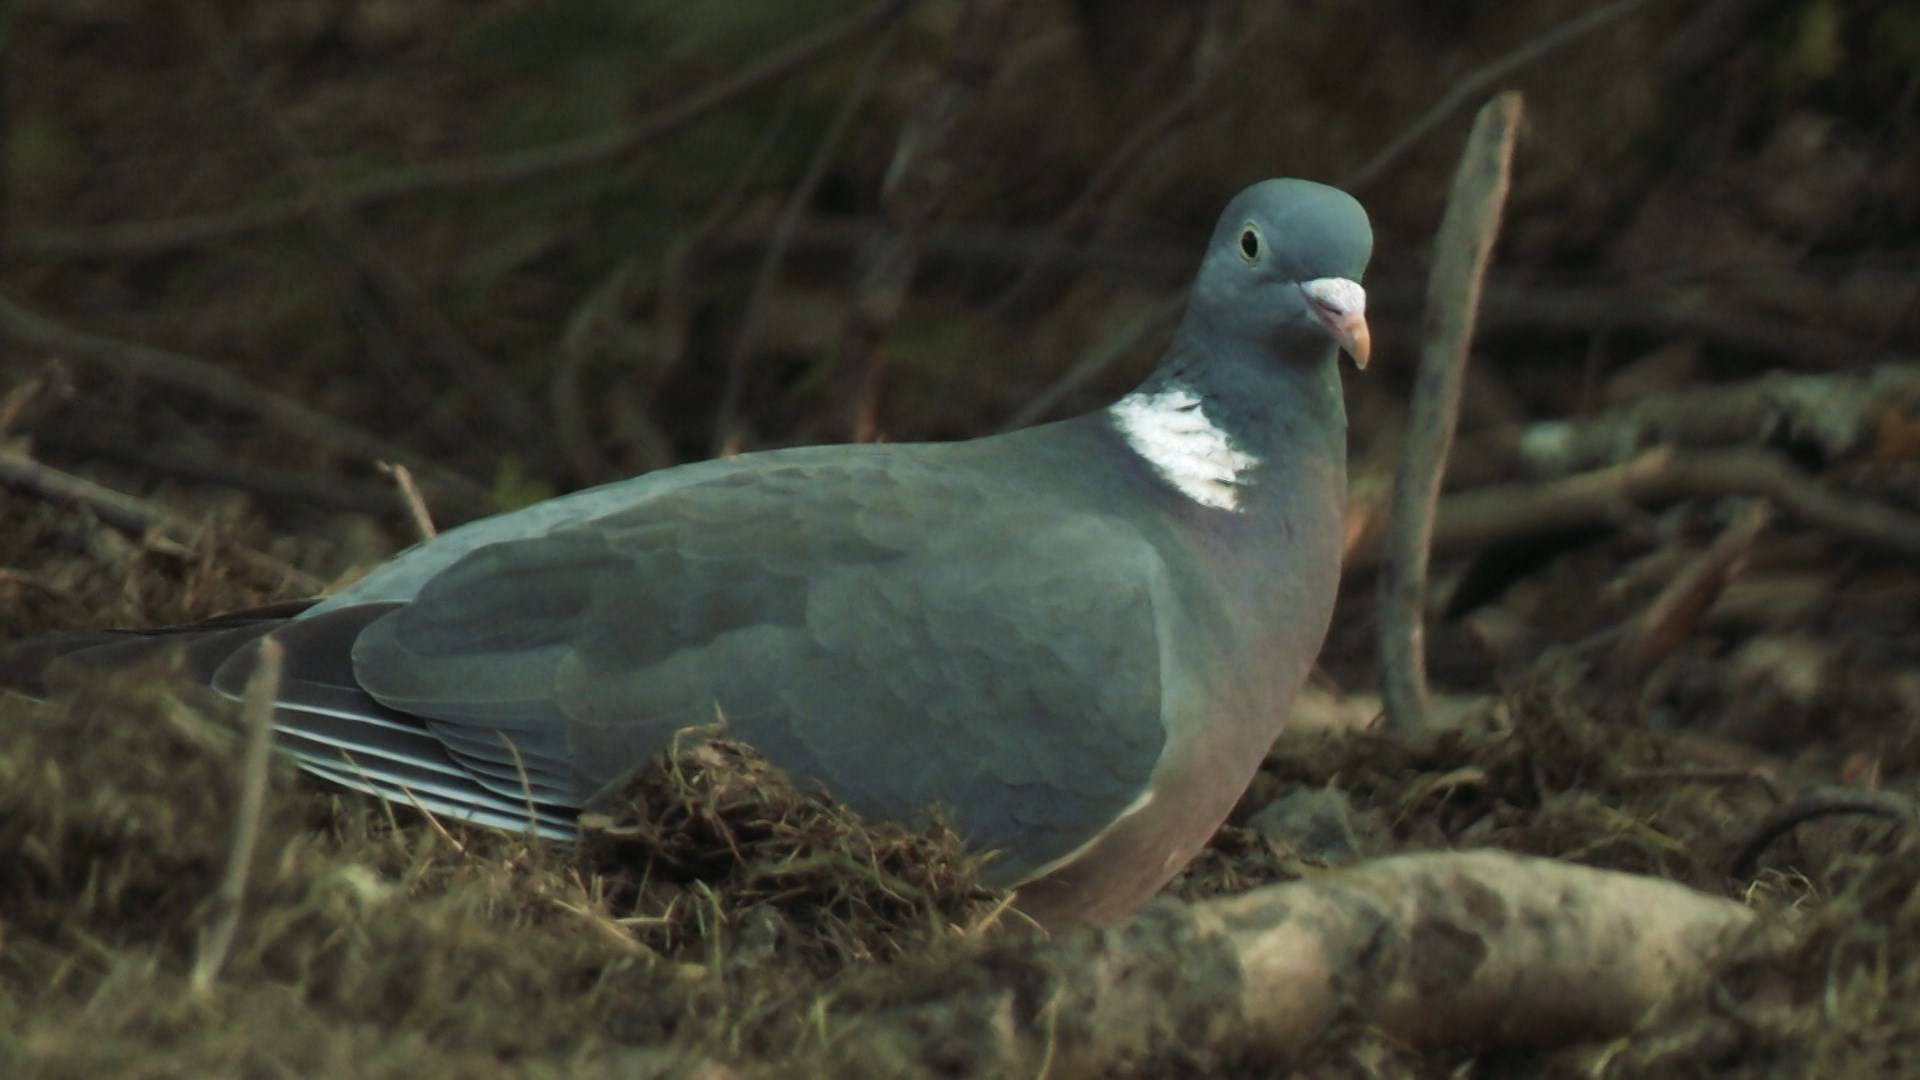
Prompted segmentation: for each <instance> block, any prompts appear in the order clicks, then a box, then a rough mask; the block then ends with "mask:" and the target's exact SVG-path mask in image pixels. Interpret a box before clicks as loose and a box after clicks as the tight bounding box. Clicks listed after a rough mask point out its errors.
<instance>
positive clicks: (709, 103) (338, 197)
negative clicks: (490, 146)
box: [13, 0, 914, 259]
mask: <svg viewBox="0 0 1920 1080" xmlns="http://www.w3.org/2000/svg"><path fill="white" fill-rule="evenodd" d="M913 2H914V0H879V2H877V3H875V4H874V5H873V6H871V7H869V8H867V9H866V10H864V11H862V12H859V13H858V14H854V15H849V16H848V17H846V18H845V19H842V20H840V21H839V22H835V23H830V24H828V25H826V26H823V27H821V28H820V29H818V30H815V31H814V32H812V33H810V34H807V35H805V36H803V37H800V38H798V39H796V40H795V41H793V42H792V43H791V44H789V45H787V46H786V47H785V48H782V49H780V50H778V51H776V52H773V53H770V54H768V55H767V56H764V57H762V58H761V59H760V60H758V61H756V62H755V63H752V64H749V65H748V66H746V67H744V68H741V69H740V70H739V71H737V72H735V73H734V74H732V75H730V76H728V77H727V78H724V79H720V80H718V81H716V82H713V83H710V84H708V85H706V86H703V87H701V88H699V89H698V90H695V91H693V92H692V93H690V94H687V95H686V96H685V97H682V98H679V99H677V100H674V101H672V102H669V103H668V104H666V105H664V106H662V107H660V108H658V109H655V110H654V111H653V112H651V113H648V114H647V115H645V116H643V117H640V118H639V119H637V120H634V121H633V122H631V123H627V124H621V125H618V126H616V127H612V128H608V129H606V130H604V131H596V132H592V133H589V134H586V135H581V136H579V137H577V138H572V139H563V140H561V141H559V142H555V143H549V144H547V145H545V146H537V147H533V148H532V149H528V150H520V151H515V152H512V153H507V154H499V155H495V156H489V157H474V158H462V159H457V160H453V161H442V162H436V163H434V164H430V165H422V166H415V167H412V168H405V169H395V170H393V171H391V172H387V173H383V174H380V175H377V176H374V177H371V178H369V179H366V180H361V181H359V182H356V183H349V184H343V185H341V186H340V187H339V188H337V189H335V190H334V192H333V198H334V200H335V202H336V204H337V205H340V206H343V207H364V206H370V205H373V204H375V203H381V202H391V201H393V200H396V199H403V198H410V197H413V196H418V195H429V194H433V193H436V192H440V191H446V190H450V189H462V188H472V187H482V186H490V185H501V184H514V183H519V182H521V181H524V180H531V179H536V178H538V177H541V176H545V175H547V174H549V173H553V172H560V171H564V170H567V169H575V168H582V167H585V166H590V165H598V164H599V163H601V162H603V161H606V160H608V159H610V158H616V157H619V156H621V155H623V154H627V153H630V152H632V151H633V150H636V149H638V148H639V147H641V146H644V145H646V144H647V143H650V142H653V141H656V140H658V139H660V138H662V137H664V136H667V135H670V134H672V133H674V132H676V131H679V130H681V129H682V128H685V127H687V126H688V125H689V124H692V123H693V122H694V121H695V120H698V119H700V118H701V117H703V116H705V115H706V114H708V113H710V112H712V111H713V110H715V109H717V108H720V107H721V106H724V105H727V104H729V103H731V102H733V101H734V100H736V99H738V98H740V97H742V96H744V95H746V94H749V93H752V92H753V91H755V90H758V89H759V88H761V87H762V86H765V85H766V84H768V83H770V82H774V81H775V80H778V79H780V78H783V77H785V76H786V75H788V74H790V73H792V72H793V71H795V70H797V69H799V68H802V67H805V66H806V65H807V64H809V63H812V62H813V61H814V60H816V59H818V58H820V57H821V56H823V55H825V54H826V53H828V52H830V51H832V50H833V49H835V48H837V47H839V46H841V45H844V44H846V43H847V42H849V41H853V40H855V39H857V38H860V37H864V36H865V35H867V34H869V33H871V32H873V31H875V30H878V29H880V28H881V27H883V26H887V25H890V24H892V23H893V22H895V21H896V20H897V19H898V18H899V17H900V15H901V14H902V13H903V12H904V11H905V10H906V9H907V8H908V7H909V6H911V4H912V3H913ZM312 211H313V206H312V204H311V203H310V202H309V201H308V200H307V199H305V198H293V199H281V200H275V201H270V202H265V203H261V204H258V205H255V206H247V207H241V208H240V209H238V210H230V211H224V212H220V213H211V214H198V215H191V216H186V217H178V218H170V219H167V220H163V221H146V222H134V223H130V224H125V225H109V226H102V227H97V228H72V229H33V230H21V231H20V233H19V235H18V236H17V237H15V240H14V246H13V250H14V252H15V253H16V254H20V255H28V256H32V257H35V258H53V259H80V258H98V257H101V256H105V255H140V254H147V253H151V252H154V251H165V250H170V249H174V248H182V247H197V246H200V245H203V244H209V243H217V242H221V241H225V240H227V239H228V238H230V237H232V236H234V235H236V234H239V233H247V232H257V231H259V230H262V229H269V228H277V227H280V226H284V225H287V224H290V223H292V222H295V221H298V220H300V219H301V218H304V217H305V216H307V215H308V214H309V213H311V212H312Z"/></svg>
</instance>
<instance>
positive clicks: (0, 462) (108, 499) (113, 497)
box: [0, 450, 325, 594]
mask: <svg viewBox="0 0 1920 1080" xmlns="http://www.w3.org/2000/svg"><path fill="white" fill-rule="evenodd" d="M0 484H4V485H6V486H9V487H15V488H19V489H21V490H24V491H30V492H33V493H34V494H36V495H38V496H40V497H41V498H44V499H47V500H49V501H52V502H58V503H70V504H72V505H75V506H82V507H85V508H86V509H87V510H89V511H91V512H92V513H94V514H96V515H98V516H99V518H100V520H102V521H105V522H106V523H107V524H109V525H112V526H114V527H115V528H119V529H124V530H126V531H127V532H130V533H133V534H135V535H137V536H142V537H146V536H157V537H160V538H161V539H162V540H163V541H165V542H166V543H168V544H172V545H176V547H177V548H180V549H190V548H192V547H193V546H194V545H195V544H196V543H197V542H198V540H199V533H200V530H199V529H198V528H197V527H195V526H194V524H193V523H192V522H190V521H188V520H187V519H186V518H183V517H181V516H180V515H178V514H176V513H174V512H173V511H171V510H168V509H166V508H164V507H161V506H156V505H154V504H153V503H150V502H148V501H146V500H145V499H139V498H135V497H134V496H132V495H127V494H125V493H123V492H118V491H115V490H113V489H112V488H109V487H105V486H102V485H100V484H96V483H94V482H93V481H91V480H88V479H86V478H85V477H80V476H74V475H73V474H72V473H66V472H61V471H60V470H59V469H55V468H53V467H52V466H49V465H43V464H41V463H40V462H38V461H35V460H33V459H32V458H30V457H28V456H26V455H25V454H21V453H17V452H14V451H10V450H0ZM226 550H227V552H228V553H230V554H231V555H232V556H233V557H234V558H235V559H237V560H238V561H239V562H240V563H241V565H243V566H246V567H247V568H248V569H250V570H252V571H253V572H254V573H257V574H260V575H262V576H263V577H265V578H267V579H268V580H271V581H274V582H276V583H282V584H286V585H290V586H292V587H293V588H295V589H297V590H299V591H301V592H304V593H309V594H313V593H318V592H320V591H321V590H322V589H324V588H325V583H324V582H322V581H321V580H320V579H319V578H316V577H313V576H312V575H310V574H308V573H306V572H305V571H302V570H298V569H296V568H294V567H292V566H289V565H287V564H286V563H284V562H281V561H280V560H279V559H276V558H274V557H273V556H271V555H268V554H266V553H265V552H261V551H255V550H253V549H252V548H248V547H242V546H240V545H238V544H230V545H227V547H226Z"/></svg>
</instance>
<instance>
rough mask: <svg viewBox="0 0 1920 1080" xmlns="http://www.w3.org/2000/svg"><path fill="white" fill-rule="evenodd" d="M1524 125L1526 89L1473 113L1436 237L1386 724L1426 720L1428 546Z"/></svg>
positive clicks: (1399, 550) (1402, 516) (1389, 582)
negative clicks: (1523, 94)
mask: <svg viewBox="0 0 1920 1080" xmlns="http://www.w3.org/2000/svg"><path fill="white" fill-rule="evenodd" d="M1519 126H1520V95H1519V93H1517V92H1514V91H1509V92H1507V93H1504V94H1501V95H1500V96H1499V97H1496V98H1494V99H1493V100H1492V101H1490V102H1488V103H1487V104H1486V105H1485V106H1483V107H1482V108H1481V110H1480V115H1479V116H1478V117H1476V118H1475V119H1474V122H1473V133H1472V134H1471V135H1469V136H1468V137H1467V150H1466V153H1465V155H1464V156H1463V157H1462V158H1461V159H1460V167H1459V169H1458V171H1456V172H1455V173H1454V177H1453V189H1452V191H1451V193H1450V194H1449V195H1448V196H1447V211H1446V214H1445V216H1444V217H1442V218H1441V221H1440V232H1439V235H1438V236H1437V237H1436V238H1435V240H1434V257H1433V271H1432V275H1431V276H1430V277H1429V278H1428V281H1427V308H1426V318H1425V333H1424V337H1425V340H1424V341H1423V343H1422V345H1421V349H1420V371H1419V375H1418V377H1417V378H1416V381H1415V383H1414V388H1413V402H1412V405H1411V407H1410V409H1409V416H1408V423H1407V440H1406V445H1405V447H1404V449H1403V451H1402V456H1401V458H1400V468H1399V471H1398V474H1397V475H1396V477H1395V479H1394V492H1393V509H1392V512H1391V515H1392V516H1391V519H1390V524H1389V526H1388V535H1387V547H1388V556H1387V566H1386V571H1385V572H1384V573H1383V574H1381V576H1380V661H1381V670H1382V680H1383V686H1382V697H1383V698H1384V700H1385V703H1386V708H1387V722H1388V723H1389V724H1390V725H1391V726H1392V727H1394V728H1395V729H1398V730H1400V731H1404V732H1415V731H1420V730H1422V729H1424V728H1425V727H1426V726H1427V713H1428V710H1427V672H1426V654H1425V636H1426V635H1425V612H1426V591H1427V562H1428V545H1429V543H1430V542H1431V540H1432V538H1433V518H1434V509H1435V507H1436V506H1437V505H1438V504H1439V501H1440V477H1441V474H1442V473H1443V472H1444V471H1445V469H1446V463H1447V452H1448V450H1449V449H1450V448H1451V447H1452V445H1453V431H1454V426H1455V424H1456V422H1457V421H1458V418H1459V415H1460V387H1461V384H1462V383H1463V382H1464V381H1465V377H1466V370H1467V350H1468V347H1469V346H1470V345H1471V343H1472V341H1473V320H1474V315H1475V313H1476V312H1477V311H1478V310H1479V306H1480V287H1481V283H1482V281H1483V280H1484V279H1485V277H1486V273H1487V260H1488V258H1489V256H1490V255H1491V254H1492V252H1493V240H1494V236H1495V235H1496V234H1497V233H1498V232H1499V231H1500V211H1501V208H1502V207H1504V206H1505V205H1506V201H1507V186H1508V181H1509V176H1510V173H1511V168H1512V164H1513V141H1514V137H1515V135H1516V134H1517V132H1518V129H1519Z"/></svg>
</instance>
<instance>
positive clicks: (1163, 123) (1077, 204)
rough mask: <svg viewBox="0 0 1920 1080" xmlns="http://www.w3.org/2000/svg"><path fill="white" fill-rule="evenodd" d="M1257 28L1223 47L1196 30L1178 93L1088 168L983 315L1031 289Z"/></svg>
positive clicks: (1256, 36)
mask: <svg viewBox="0 0 1920 1080" xmlns="http://www.w3.org/2000/svg"><path fill="white" fill-rule="evenodd" d="M1206 14H1207V15H1208V16H1217V9H1214V10H1209V11H1208V12H1207V13H1206ZM1261 29H1263V27H1262V26H1248V27H1244V28H1242V29H1241V31H1240V32H1239V34H1238V35H1237V37H1236V38H1235V43H1234V44H1233V45H1232V46H1231V47H1230V48H1228V49H1224V50H1222V49H1217V48H1210V47H1209V46H1210V45H1211V44H1213V43H1212V42H1210V41H1209V40H1208V36H1207V34H1206V32H1205V31H1204V30H1203V32H1202V33H1201V35H1200V37H1199V40H1198V43H1197V45H1196V48H1195V50H1194V67H1193V72H1192V74H1191V76H1190V77H1189V79H1188V81H1187V85H1186V87H1185V88H1184V89H1183V90H1182V91H1181V93H1180V96H1178V97H1176V98H1174V99H1173V100H1172V101H1170V102H1168V103H1167V104H1165V105H1163V106H1161V107H1160V109H1159V110H1158V111H1156V112H1154V113H1153V114H1152V115H1150V116H1148V117H1147V118H1146V119H1145V120H1144V121H1142V122H1141V123H1140V125H1139V126H1138V127H1136V128H1134V130H1133V131H1132V132H1131V133H1129V134H1128V136H1127V137H1126V139H1125V140H1123V141H1122V142H1121V143H1120V145H1119V146H1117V147H1115V148H1114V150H1113V152H1112V153H1111V154H1109V155H1107V158H1106V160H1105V161H1102V162H1101V163H1100V167H1099V168H1097V169H1095V170H1094V173H1093V176H1092V177H1090V178H1089V179H1088V180H1087V183H1086V185H1085V186H1084V187H1082V188H1081V189H1080V192H1079V194H1077V195H1075V196H1074V199H1073V201H1072V202H1071V203H1068V204H1067V208H1066V209H1065V210H1063V211H1061V213H1060V214H1059V216H1057V217H1055V218H1054V220H1053V223H1052V224H1051V225H1049V226H1048V227H1047V231H1046V233H1045V234H1044V235H1043V236H1042V237H1041V239H1040V243H1039V245H1038V246H1037V247H1036V248H1035V249H1034V251H1033V254H1032V255H1031V256H1030V257H1029V258H1028V260H1027V262H1026V265H1024V266H1023V267H1022V268H1021V270H1020V274H1019V276H1018V277H1016V278H1014V281H1013V284H1011V285H1009V286H1007V287H1006V289H1005V290H1003V291H1002V292H1001V293H1000V295H999V296H997V297H995V298H994V300H993V302H992V303H990V304H988V305H987V308H986V311H987V313H988V315H989V316H992V317H999V316H1002V315H1004V314H1006V313H1007V312H1008V311H1010V310H1011V309H1012V308H1013V307H1014V306H1015V305H1016V304H1018V303H1020V301H1021V300H1022V299H1023V298H1024V297H1025V296H1026V295H1027V294H1028V293H1029V292H1031V291H1032V289H1033V287H1034V285H1035V284H1036V283H1037V282H1038V281H1039V280H1040V279H1041V278H1042V277H1043V276H1044V275H1045V274H1046V273H1047V272H1048V271H1049V270H1050V269H1052V267H1053V265H1054V263H1055V261H1056V260H1057V259H1058V258H1059V257H1060V255H1061V253H1062V252H1064V251H1066V250H1067V249H1068V248H1069V247H1071V245H1069V244H1068V243H1067V238H1068V236H1069V235H1070V234H1071V233H1072V232H1073V230H1074V229H1076V228H1079V226H1080V224H1081V222H1082V221H1083V220H1084V219H1086V218H1087V217H1088V216H1090V215H1091V214H1093V212H1094V211H1096V210H1098V209H1099V208H1100V207H1101V206H1103V205H1105V204H1106V203H1107V202H1108V201H1109V200H1110V199H1111V198H1112V197H1113V196H1114V193H1115V192H1116V191H1118V190H1119V189H1120V188H1121V187H1122V186H1123V185H1125V183H1126V181H1127V179H1128V177H1130V176H1131V175H1133V173H1134V171H1135V170H1136V169H1137V168H1138V167H1139V165H1140V163H1141V162H1142V161H1144V160H1146V157H1147V154H1148V152H1149V151H1151V150H1153V149H1154V148H1155V147H1157V146H1160V145H1161V142H1162V140H1163V139H1165V138H1166V136H1167V134H1168V133H1169V132H1171V131H1173V130H1174V129H1176V128H1178V127H1179V126H1180V125H1181V124H1183V123H1185V122H1186V121H1187V120H1188V119H1189V118H1190V117H1191V116H1192V115H1193V113H1194V110H1195V109H1197V108H1199V106H1200V104H1201V103H1202V102H1203V101H1205V100H1206V95H1207V94H1208V92H1209V91H1210V90H1211V89H1212V87H1213V84H1214V80H1215V78H1216V77H1217V76H1219V75H1220V73H1221V72H1224V71H1239V70H1241V69H1240V67H1239V65H1238V63H1237V61H1239V60H1240V58H1241V57H1243V56H1245V55H1247V54H1248V53H1249V52H1250V50H1251V48H1252V47H1253V46H1254V45H1255V44H1256V43H1258V42H1260V41H1261V40H1262V38H1261V35H1260V31H1261Z"/></svg>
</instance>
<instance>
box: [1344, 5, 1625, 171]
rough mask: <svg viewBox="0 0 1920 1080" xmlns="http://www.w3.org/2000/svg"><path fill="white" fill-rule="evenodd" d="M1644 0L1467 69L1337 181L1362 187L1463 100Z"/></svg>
mask: <svg viewBox="0 0 1920 1080" xmlns="http://www.w3.org/2000/svg"><path fill="white" fill-rule="evenodd" d="M1647 2H1648V0H1615V2H1614V3H1612V4H1609V5H1607V6H1606V7H1603V8H1597V9H1595V10H1593V11H1589V12H1587V13H1586V14H1585V15H1581V16H1580V17H1578V18H1574V19H1569V20H1567V21H1566V22H1564V23H1561V24H1560V25H1559V26H1556V27H1554V28H1553V29H1552V30H1549V31H1547V32H1546V33H1544V34H1541V35H1540V36H1539V37H1536V38H1533V39H1532V40H1530V41H1527V42H1525V43H1523V44H1522V45H1520V47H1519V48H1516V49H1513V50H1510V51H1508V52H1506V53H1503V54H1501V55H1500V56H1497V57H1495V58H1494V59H1493V60H1491V61H1489V62H1487V63H1485V64H1482V65H1481V66H1480V67H1478V68H1476V69H1474V70H1473V71H1472V72H1470V73H1469V74H1468V75H1467V77H1466V78H1464V79H1461V80H1460V81H1459V82H1456V83H1454V84H1453V87H1452V88H1451V89H1449V90H1448V91H1447V92H1446V94H1445V95H1444V96H1443V97H1441V99H1440V100H1439V101H1437V102H1434V104H1433V107H1432V108H1430V109H1428V110H1427V111H1426V112H1424V113H1421V114H1420V116H1419V118H1418V119H1416V120H1414V122H1413V123H1412V124H1409V125H1408V126H1407V128H1406V129H1405V130H1404V131H1402V132H1400V134H1398V135H1395V136H1394V137H1393V138H1392V139H1391V140H1389V141H1388V143H1387V145H1385V146H1383V147H1381V148H1380V149H1379V151H1378V152H1376V153H1375V154H1374V155H1373V157H1371V158H1369V159H1368V160H1367V163H1366V164H1364V165H1362V166H1360V167H1359V168H1358V169H1355V170H1354V171H1353V173H1352V174H1351V175H1349V176H1347V177H1346V178H1344V179H1342V180H1341V181H1340V186H1341V187H1344V188H1347V189H1348V190H1354V189H1357V188H1363V187H1366V186H1367V185H1368V184H1370V183H1372V182H1373V181H1374V180H1376V179H1378V178H1379V176H1380V174H1381V173H1383V172H1385V171H1386V170H1387V168H1388V167H1389V166H1391V165H1392V164H1393V163H1394V162H1396V161H1398V160H1400V158H1401V156H1402V155H1404V154H1405V153H1406V152H1407V151H1408V150H1411V149H1412V148H1413V146H1414V144H1415V143H1418V142H1419V141H1420V140H1421V139H1423V138H1425V137H1426V135H1427V133H1428V132H1430V131H1432V130H1433V129H1434V128H1436V127H1439V126H1440V125H1441V123H1443V122H1444V121H1445V120H1446V119H1447V117H1449V116H1451V115H1453V114H1454V112H1456V111H1458V110H1459V109H1461V108H1463V107H1465V106H1466V105H1467V103H1469V102H1472V101H1477V100H1479V99H1480V97H1481V95H1483V94H1485V93H1486V92H1487V91H1488V90H1491V89H1493V87H1495V86H1497V85H1498V84H1500V83H1502V82H1505V81H1506V79H1507V77H1508V76H1510V75H1512V74H1513V73H1514V72H1516V71H1519V70H1520V69H1521V68H1524V67H1526V66H1528V65H1529V64H1533V63H1536V62H1538V61H1540V60H1544V59H1546V58H1547V57H1548V56H1550V55H1552V54H1553V53H1554V52H1556V51H1558V50H1559V49H1562V48H1565V47H1566V46H1568V45H1571V44H1573V43H1574V42H1576V41H1578V40H1580V39H1581V38H1583V37H1585V36H1586V35H1588V34H1590V33H1592V32H1593V31H1595V30H1598V29H1600V28H1601V27H1603V26H1606V25H1607V24H1609V23H1612V22H1614V21H1615V20H1617V19H1620V18H1621V17H1623V16H1626V15H1631V14H1633V12H1635V11H1636V10H1638V9H1640V8H1642V7H1645V6H1646V4H1647Z"/></svg>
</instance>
